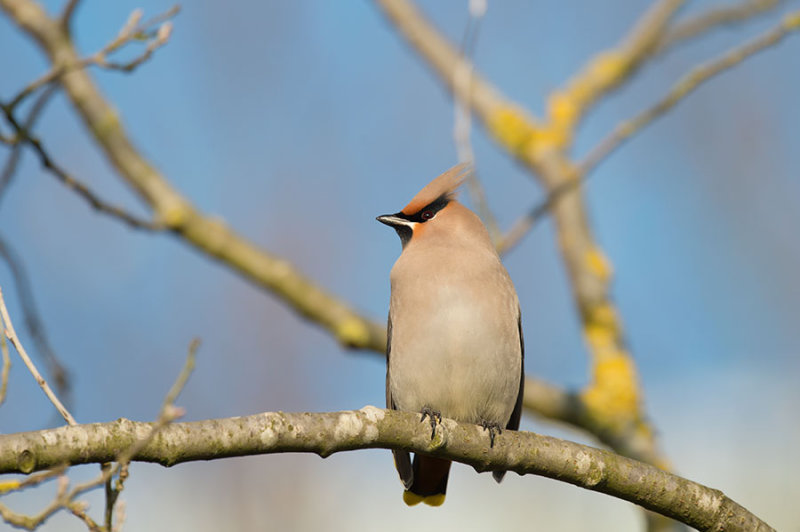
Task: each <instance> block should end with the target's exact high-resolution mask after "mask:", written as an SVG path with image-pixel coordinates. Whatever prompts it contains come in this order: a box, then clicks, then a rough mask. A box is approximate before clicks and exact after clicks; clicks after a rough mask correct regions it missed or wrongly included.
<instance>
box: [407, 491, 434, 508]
mask: <svg viewBox="0 0 800 532" xmlns="http://www.w3.org/2000/svg"><path fill="white" fill-rule="evenodd" d="M403 502H405V503H406V504H407V505H409V506H416V505H417V504H419V503H421V502H424V503H425V504H427V505H428V506H441V505H442V504H443V503H444V493H437V494H436V495H427V496H425V495H417V494H416V493H411V492H410V491H404V492H403Z"/></svg>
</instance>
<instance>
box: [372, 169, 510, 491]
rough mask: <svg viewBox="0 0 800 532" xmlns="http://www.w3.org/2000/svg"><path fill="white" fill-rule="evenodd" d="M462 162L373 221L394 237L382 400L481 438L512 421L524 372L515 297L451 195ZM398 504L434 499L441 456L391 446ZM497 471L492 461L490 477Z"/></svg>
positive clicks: (440, 483) (440, 485)
mask: <svg viewBox="0 0 800 532" xmlns="http://www.w3.org/2000/svg"><path fill="white" fill-rule="evenodd" d="M469 171H470V168H469V167H468V166H465V165H459V166H456V167H454V168H451V169H450V170H448V171H447V172H445V173H444V174H442V175H440V176H439V177H437V178H436V179H434V180H433V181H432V182H431V183H430V184H428V186H426V187H425V188H423V189H422V190H421V191H420V192H419V193H418V194H417V195H416V196H414V199H412V200H411V202H410V203H409V204H408V205H406V206H405V208H404V209H403V210H402V211H400V212H398V213H396V214H391V215H385V216H379V217H378V221H379V222H381V223H384V224H386V225H388V226H390V227H393V228H394V229H395V231H397V234H398V235H399V236H400V240H401V242H402V244H403V251H402V253H401V254H400V258H398V259H397V262H395V264H394V267H393V268H392V272H391V275H390V278H391V286H392V295H391V303H390V305H389V328H388V329H389V339H388V344H387V347H386V359H387V369H386V406H387V408H392V409H395V410H404V411H408V412H420V413H422V420H423V421H424V420H425V418H426V417H427V418H429V419H430V423H431V428H432V433H431V437H433V435H434V434H435V430H436V424H437V422H438V421H440V420H441V417H442V416H444V417H448V418H452V419H455V420H456V421H460V422H464V423H475V424H480V425H482V426H483V427H484V429H487V430H488V431H489V438H490V440H489V445H490V446H491V445H494V437H495V433H498V432H500V431H501V429H502V428H507V429H511V430H517V429H518V428H519V419H520V414H521V409H522V386H523V381H524V378H523V376H524V373H523V372H524V369H523V357H524V349H523V342H522V328H521V322H520V310H519V301H518V300H517V293H516V290H514V285H513V283H512V282H511V279H510V278H509V276H508V272H506V269H505V268H504V267H503V264H502V263H501V262H500V257H499V256H498V255H497V252H496V251H495V248H494V246H493V245H492V242H491V239H490V238H489V233H488V232H487V231H486V228H485V227H484V225H483V223H481V221H480V219H479V218H478V217H477V216H476V215H475V214H474V213H473V212H472V211H470V210H469V209H467V208H466V207H464V206H463V205H461V204H460V203H458V202H457V201H456V200H455V191H456V188H457V187H458V186H459V185H460V184H461V182H462V181H463V180H464V177H465V176H466V174H467V173H468V172H469ZM393 453H394V461H395V466H396V467H397V471H398V473H399V474H400V479H401V480H402V482H403V485H404V486H405V488H406V491H405V492H404V493H403V500H404V501H405V502H406V504H408V505H414V504H417V503H419V502H424V503H426V504H428V505H431V506H439V505H440V504H442V503H443V502H444V497H445V491H446V489H447V477H448V475H449V473H450V461H449V460H441V459H438V458H433V457H430V456H423V455H415V456H414V463H413V465H412V463H411V458H410V456H409V453H408V452H407V451H393ZM504 474H505V471H495V472H494V473H493V475H494V478H495V480H497V482H500V481H501V480H502V479H503V475H504Z"/></svg>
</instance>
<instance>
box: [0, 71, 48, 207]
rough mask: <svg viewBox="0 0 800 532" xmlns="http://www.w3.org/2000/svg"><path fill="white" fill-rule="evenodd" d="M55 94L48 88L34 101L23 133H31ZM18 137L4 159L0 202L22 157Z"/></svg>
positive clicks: (0, 181)
mask: <svg viewBox="0 0 800 532" xmlns="http://www.w3.org/2000/svg"><path fill="white" fill-rule="evenodd" d="M53 94H55V87H53V86H50V87H48V88H47V89H46V90H45V91H44V92H42V93H41V94H40V95H39V97H38V98H37V99H36V101H35V102H34V103H33V106H31V110H30V112H29V113H28V117H27V118H26V119H25V125H24V126H23V127H24V129H25V131H31V130H32V129H33V126H34V125H35V124H36V120H37V119H38V118H39V116H40V115H41V113H42V111H43V110H44V108H45V105H47V102H49V101H50V97H51V96H52V95H53ZM19 139H20V137H19V135H17V137H16V139H15V140H16V142H14V145H13V146H12V148H11V153H10V154H9V156H8V159H6V164H5V166H4V167H3V170H2V172H1V173H0V200H2V199H3V196H4V195H5V193H6V191H7V190H8V185H9V184H10V183H11V180H12V179H13V178H14V175H15V174H16V171H17V165H18V164H19V160H20V157H21V156H22V146H23V145H24V143H23V142H19Z"/></svg>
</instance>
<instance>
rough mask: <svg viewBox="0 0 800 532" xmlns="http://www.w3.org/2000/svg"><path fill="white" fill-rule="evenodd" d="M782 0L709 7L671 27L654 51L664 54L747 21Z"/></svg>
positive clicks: (776, 5)
mask: <svg viewBox="0 0 800 532" xmlns="http://www.w3.org/2000/svg"><path fill="white" fill-rule="evenodd" d="M781 2H782V0H744V1H743V2H740V3H738V4H734V5H731V6H725V7H719V8H715V9H709V10H708V11H706V12H705V13H701V14H700V15H696V16H694V17H692V18H689V19H688V20H685V21H681V22H678V23H676V24H673V25H672V26H671V27H669V28H668V29H667V31H666V32H664V34H663V35H662V36H661V38H660V39H659V41H658V43H657V44H656V47H655V50H653V53H654V54H662V53H664V52H666V51H667V50H668V49H669V48H672V47H673V46H675V45H676V44H679V43H681V42H685V41H688V40H689V39H693V38H695V37H698V36H700V35H703V34H705V33H707V32H709V31H710V30H712V29H714V28H717V27H720V26H727V25H732V24H736V23H739V22H743V21H746V20H748V19H750V18H753V17H754V16H756V15H759V14H761V13H763V12H764V11H769V10H770V9H774V8H776V7H778V5H779V4H781Z"/></svg>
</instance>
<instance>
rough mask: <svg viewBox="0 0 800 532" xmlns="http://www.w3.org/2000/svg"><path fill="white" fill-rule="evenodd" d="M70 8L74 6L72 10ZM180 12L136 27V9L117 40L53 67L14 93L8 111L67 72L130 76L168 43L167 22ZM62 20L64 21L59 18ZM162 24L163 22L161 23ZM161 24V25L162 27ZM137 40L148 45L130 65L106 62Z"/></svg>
mask: <svg viewBox="0 0 800 532" xmlns="http://www.w3.org/2000/svg"><path fill="white" fill-rule="evenodd" d="M75 3H76V2H72V1H71V2H70V4H68V6H67V8H69V7H70V6H71V5H73V4H75ZM73 8H74V6H73ZM179 11H180V6H177V5H176V6H173V7H172V8H170V9H169V10H167V11H165V12H164V13H162V14H160V15H158V16H156V17H153V18H152V19H149V20H147V21H145V22H143V23H140V21H141V18H142V12H141V10H139V9H137V10H134V11H133V13H131V15H130V17H129V18H128V21H127V22H126V23H125V25H124V26H123V27H122V29H121V30H120V31H119V33H118V34H117V37H116V38H115V39H114V40H113V41H111V42H110V43H108V44H107V45H106V46H105V47H103V49H102V50H100V51H99V52H97V53H95V54H93V55H91V56H89V57H85V58H81V59H78V60H77V61H74V62H71V63H63V64H59V65H54V66H53V68H52V69H51V70H50V71H49V72H47V73H46V74H44V75H43V76H41V77H39V78H37V79H36V80H34V81H32V82H31V83H29V84H28V85H27V86H26V87H25V88H24V89H22V90H21V91H20V92H18V93H17V95H16V96H14V98H12V99H11V101H10V102H9V103H8V107H9V109H10V110H12V111H13V110H14V109H16V107H17V106H18V105H19V104H20V103H21V102H22V101H23V100H25V99H26V98H27V97H28V96H30V95H31V94H33V93H34V92H36V90H38V89H39V88H41V87H43V86H45V85H49V84H51V83H53V82H54V81H56V80H58V79H59V78H60V77H61V76H63V75H64V74H66V73H68V72H72V71H74V70H78V69H82V68H86V67H88V66H99V67H102V68H107V69H109V70H121V71H123V72H131V71H133V70H134V69H135V68H136V67H138V66H139V65H141V64H142V63H144V62H145V61H147V60H148V59H150V57H151V56H152V55H153V53H154V52H155V51H156V50H158V49H159V48H161V47H162V46H164V45H165V44H167V41H169V37H170V34H171V33H172V23H171V22H169V19H170V18H172V17H174V16H175V15H176V14H177V13H178V12H179ZM63 17H66V18H63ZM68 17H69V14H68V13H67V11H66V10H65V12H64V15H63V16H62V20H64V21H66V20H68ZM165 21H166V22H165ZM162 23H163V24H162ZM158 24H161V26H160V27H159V28H158V29H157V30H156V31H151V28H152V27H153V26H156V25H158ZM141 38H147V39H149V40H148V43H147V46H146V47H145V50H144V51H143V52H142V53H141V54H139V55H138V56H136V57H135V58H133V59H132V60H130V61H126V62H123V63H120V62H115V61H109V60H108V59H107V57H108V55H110V54H112V53H114V52H116V51H117V50H119V49H120V48H122V47H123V46H125V45H127V44H129V43H131V42H133V41H136V40H139V39H141Z"/></svg>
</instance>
